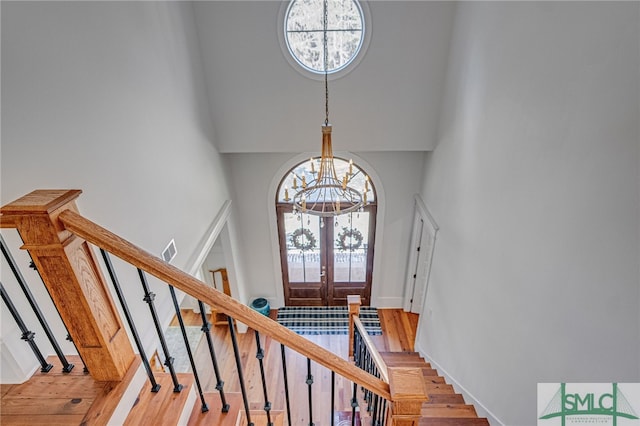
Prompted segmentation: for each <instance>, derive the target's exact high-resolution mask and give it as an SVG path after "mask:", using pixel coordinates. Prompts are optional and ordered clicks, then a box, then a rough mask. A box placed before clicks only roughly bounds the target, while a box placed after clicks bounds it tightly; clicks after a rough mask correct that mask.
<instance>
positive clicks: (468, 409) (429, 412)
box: [422, 404, 478, 417]
mask: <svg viewBox="0 0 640 426" xmlns="http://www.w3.org/2000/svg"><path fill="white" fill-rule="evenodd" d="M422 416H423V417H478V414H477V413H476V409H475V408H474V407H473V405H467V404H424V405H423V406H422Z"/></svg>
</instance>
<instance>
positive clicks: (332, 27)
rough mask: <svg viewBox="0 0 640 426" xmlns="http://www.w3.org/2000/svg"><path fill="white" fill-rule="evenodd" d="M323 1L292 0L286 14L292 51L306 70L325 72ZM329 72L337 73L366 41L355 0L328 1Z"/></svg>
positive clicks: (287, 43) (349, 61) (286, 33)
mask: <svg viewBox="0 0 640 426" xmlns="http://www.w3.org/2000/svg"><path fill="white" fill-rule="evenodd" d="M323 8H324V7H323V0H293V1H291V3H290V4H289V7H288V9H287V12H286V15H285V21H284V27H285V28H284V31H285V41H286V45H287V48H288V50H289V53H291V56H292V57H293V58H294V59H295V60H296V62H298V63H299V64H300V65H301V66H302V67H303V68H304V69H306V70H308V71H311V72H313V73H317V74H322V73H324V71H325V69H324V42H323V38H324V12H323ZM327 14H328V20H327V50H328V62H327V72H328V73H334V72H338V71H340V70H342V69H344V68H345V67H347V66H348V65H349V64H350V63H351V62H352V61H353V60H354V59H355V58H356V56H357V55H358V53H359V52H360V49H361V48H362V44H363V41H364V32H365V25H364V15H363V12H362V8H361V7H360V4H359V3H358V2H357V1H356V0H329V1H328V4H327Z"/></svg>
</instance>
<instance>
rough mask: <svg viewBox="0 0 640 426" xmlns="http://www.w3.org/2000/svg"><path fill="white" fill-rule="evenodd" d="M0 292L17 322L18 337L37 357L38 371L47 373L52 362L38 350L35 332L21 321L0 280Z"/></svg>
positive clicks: (51, 366)
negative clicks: (20, 334) (19, 332)
mask: <svg viewBox="0 0 640 426" xmlns="http://www.w3.org/2000/svg"><path fill="white" fill-rule="evenodd" d="M0 293H1V294H2V300H4V303H5V305H7V308H9V312H11V316H12V317H13V318H14V319H15V320H16V323H17V324H18V328H19V329H20V331H21V332H22V337H20V338H21V339H22V340H24V341H25V342H27V343H28V344H29V346H30V347H31V350H32V351H33V353H34V354H35V356H36V358H38V362H40V366H41V368H40V371H41V372H42V373H48V372H49V371H50V370H51V369H52V368H53V364H49V363H48V362H47V360H46V359H45V358H44V356H43V355H42V352H40V349H39V348H38V345H36V342H34V337H35V335H36V333H34V332H33V331H30V330H29V329H28V328H27V326H26V325H25V323H24V321H22V317H21V316H20V314H19V313H18V310H17V309H16V307H15V306H14V305H13V302H11V299H10V298H9V295H8V294H7V292H6V291H5V289H4V286H3V285H2V283H1V282H0Z"/></svg>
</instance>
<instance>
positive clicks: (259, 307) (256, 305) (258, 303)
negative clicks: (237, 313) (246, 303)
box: [250, 297, 271, 317]
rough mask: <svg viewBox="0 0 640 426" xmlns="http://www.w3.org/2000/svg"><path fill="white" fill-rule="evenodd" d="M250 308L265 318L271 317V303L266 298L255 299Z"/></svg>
mask: <svg viewBox="0 0 640 426" xmlns="http://www.w3.org/2000/svg"><path fill="white" fill-rule="evenodd" d="M250 306H251V309H253V310H254V311H256V312H259V313H261V314H262V315H264V316H267V317H268V316H269V311H270V310H271V307H270V306H269V301H268V300H267V299H265V298H264V297H258V298H257V299H254V300H253V302H251V305H250Z"/></svg>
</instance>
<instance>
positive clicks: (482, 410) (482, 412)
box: [415, 342, 505, 426]
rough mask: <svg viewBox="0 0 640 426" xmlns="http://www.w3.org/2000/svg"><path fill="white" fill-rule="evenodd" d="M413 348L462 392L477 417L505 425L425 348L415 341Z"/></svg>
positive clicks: (497, 424)
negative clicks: (473, 408)
mask: <svg viewBox="0 0 640 426" xmlns="http://www.w3.org/2000/svg"><path fill="white" fill-rule="evenodd" d="M415 349H416V351H418V353H420V355H421V356H422V357H424V358H425V359H426V360H427V361H428V362H429V363H430V364H431V365H432V366H433V367H434V368H435V369H436V370H438V372H439V373H440V374H441V375H443V376H444V378H445V380H446V381H447V383H450V384H452V385H453V387H454V389H455V390H456V392H459V393H461V394H462V396H463V397H464V400H465V401H466V402H467V404H473V406H474V407H475V409H476V412H477V413H478V417H486V418H487V420H488V421H489V424H490V425H492V426H505V423H504V422H502V421H501V420H500V419H498V417H497V416H496V415H495V414H493V413H492V412H491V410H489V409H488V408H487V407H485V406H484V404H482V402H480V401H479V400H478V398H476V397H475V396H473V395H472V394H471V393H470V392H469V391H468V390H467V389H466V388H465V387H464V386H462V385H461V384H460V382H458V381H457V380H456V379H455V378H453V377H451V375H450V374H449V373H447V371H446V370H445V369H444V368H442V366H441V365H440V364H438V362H437V361H435V360H434V359H433V358H432V357H431V356H429V354H428V353H427V352H426V351H425V350H423V349H422V347H421V346H420V345H419V343H418V342H416V348H415Z"/></svg>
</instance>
